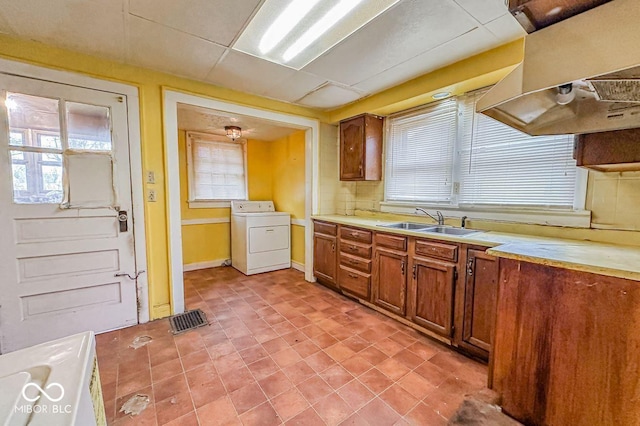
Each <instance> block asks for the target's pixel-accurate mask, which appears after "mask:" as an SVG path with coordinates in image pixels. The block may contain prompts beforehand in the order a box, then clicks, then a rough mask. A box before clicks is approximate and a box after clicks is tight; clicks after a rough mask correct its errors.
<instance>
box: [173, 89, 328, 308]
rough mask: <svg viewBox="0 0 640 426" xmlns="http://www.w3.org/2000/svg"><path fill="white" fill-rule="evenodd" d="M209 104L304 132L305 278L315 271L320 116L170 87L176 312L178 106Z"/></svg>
mask: <svg viewBox="0 0 640 426" xmlns="http://www.w3.org/2000/svg"><path fill="white" fill-rule="evenodd" d="M184 106H187V107H190V108H205V109H209V110H215V111H219V112H221V113H229V114H238V115H242V116H245V117H251V118H255V119H259V120H263V121H268V122H270V123H272V124H273V125H274V126H281V127H287V128H293V129H298V130H301V131H303V132H304V146H305V150H304V151H305V168H304V171H305V179H304V180H305V182H304V187H305V208H304V211H305V215H304V216H305V217H304V219H303V220H300V221H299V222H298V223H299V224H303V225H304V236H305V238H304V240H305V262H304V263H305V265H304V271H305V279H307V280H308V281H311V280H313V272H312V262H313V261H312V259H313V258H312V247H311V245H312V244H311V243H312V237H313V230H312V229H311V225H310V224H311V220H310V217H311V215H312V214H314V209H315V208H316V207H315V206H317V195H316V194H317V188H316V186H317V176H318V170H317V164H315V162H314V159H315V158H317V151H318V143H319V142H318V141H319V135H318V131H319V124H318V122H317V121H316V120H313V119H309V118H304V117H299V116H293V115H289V114H283V113H276V112H271V111H265V110H260V109H257V108H251V107H247V106H241V105H236V104H232V103H228V102H223V101H218V100H213V99H208V98H202V97H198V96H193V95H188V94H184V93H179V92H174V91H170V90H166V91H165V92H164V126H165V129H164V130H165V141H166V150H165V158H166V164H167V182H168V203H169V206H168V211H169V235H170V241H169V250H170V268H171V283H172V287H171V304H172V309H173V313H174V314H176V313H181V312H183V311H184V283H183V263H182V262H183V252H182V212H181V205H180V204H181V199H180V164H179V160H180V152H179V149H178V148H179V141H178V134H179V129H178V110H179V108H181V107H184Z"/></svg>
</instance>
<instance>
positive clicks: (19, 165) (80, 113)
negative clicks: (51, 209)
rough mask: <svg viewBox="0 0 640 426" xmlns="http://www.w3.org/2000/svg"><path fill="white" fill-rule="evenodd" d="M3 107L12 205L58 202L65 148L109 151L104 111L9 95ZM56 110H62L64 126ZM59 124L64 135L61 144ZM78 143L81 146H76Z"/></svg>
mask: <svg viewBox="0 0 640 426" xmlns="http://www.w3.org/2000/svg"><path fill="white" fill-rule="evenodd" d="M5 103H6V105H7V112H8V119H9V153H10V157H11V167H12V179H13V201H14V202H15V203H18V204H57V203H61V202H62V201H63V198H64V197H63V195H64V185H63V174H64V173H66V171H64V170H63V169H64V167H63V163H64V162H63V158H64V157H65V156H66V155H67V150H68V149H73V150H82V151H106V152H107V153H110V152H111V119H110V110H109V108H108V107H102V106H94V105H88V104H82V103H74V102H65V101H64V100H60V99H52V98H45V97H39V96H32V95H26V94H22V93H12V92H8V93H7V94H6V100H5ZM63 105H64V107H63ZM60 109H62V110H63V111H66V120H64V121H62V120H61V119H60V118H61V117H60V111H59V110H60ZM61 122H63V123H64V125H65V126H66V130H67V133H68V134H69V137H68V138H66V139H64V140H63V138H62V137H61V134H62V133H64V132H62V131H61V125H60V123H61ZM79 139H81V140H82V141H83V143H77V142H76V141H77V140H79Z"/></svg>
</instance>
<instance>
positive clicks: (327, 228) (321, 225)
mask: <svg viewBox="0 0 640 426" xmlns="http://www.w3.org/2000/svg"><path fill="white" fill-rule="evenodd" d="M313 230H314V231H315V232H319V233H320V234H325V235H333V236H335V235H338V225H336V224H335V223H327V222H315V221H314V222H313Z"/></svg>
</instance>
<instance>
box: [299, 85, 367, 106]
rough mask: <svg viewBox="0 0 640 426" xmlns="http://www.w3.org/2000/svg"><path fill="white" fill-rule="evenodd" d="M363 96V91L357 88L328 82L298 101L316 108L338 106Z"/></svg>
mask: <svg viewBox="0 0 640 426" xmlns="http://www.w3.org/2000/svg"><path fill="white" fill-rule="evenodd" d="M362 96H363V94H362V93H359V92H356V91H355V90H351V89H347V88H345V87H340V86H336V85H334V84H327V85H326V86H322V87H321V88H319V89H318V90H315V91H313V92H311V93H309V94H308V95H306V96H305V97H303V98H302V99H300V100H299V101H298V102H296V103H299V104H302V105H306V106H310V107H314V108H336V107H339V106H341V105H344V104H348V103H349V102H353V101H355V100H358V99H360V98H361V97H362Z"/></svg>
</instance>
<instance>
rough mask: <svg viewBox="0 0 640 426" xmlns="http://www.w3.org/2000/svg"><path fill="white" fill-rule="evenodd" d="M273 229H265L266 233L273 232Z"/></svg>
mask: <svg viewBox="0 0 640 426" xmlns="http://www.w3.org/2000/svg"><path fill="white" fill-rule="evenodd" d="M273 231H275V229H267V230H266V232H273Z"/></svg>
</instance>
